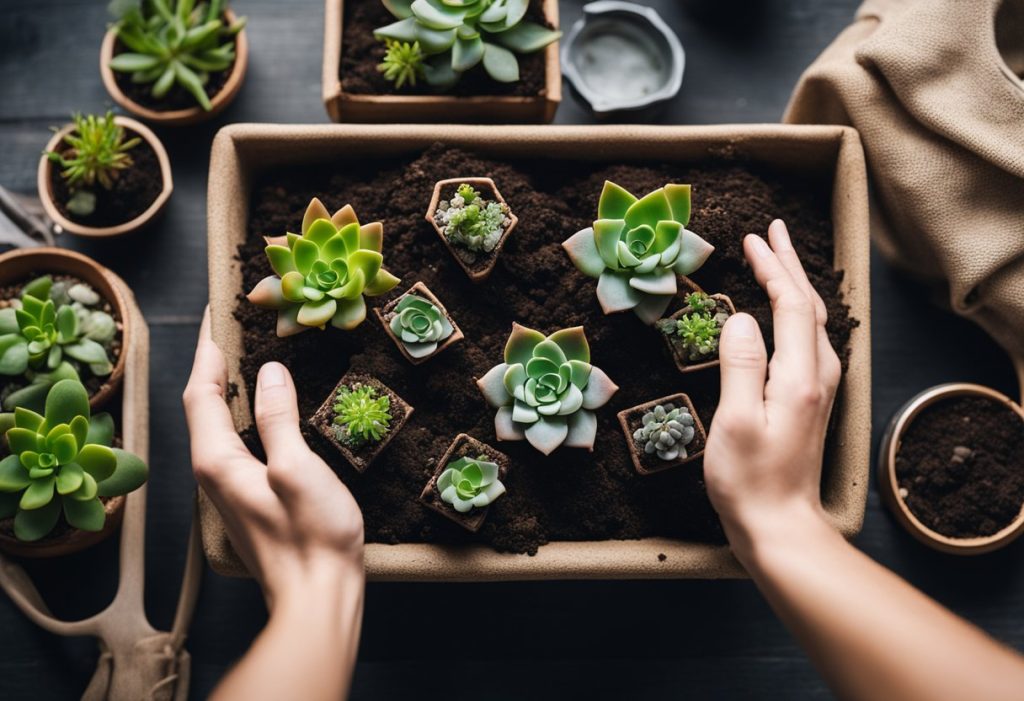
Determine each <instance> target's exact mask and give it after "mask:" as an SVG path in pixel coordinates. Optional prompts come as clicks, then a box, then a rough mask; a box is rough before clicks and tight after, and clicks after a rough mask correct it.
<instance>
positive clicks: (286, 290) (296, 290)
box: [248, 197, 398, 337]
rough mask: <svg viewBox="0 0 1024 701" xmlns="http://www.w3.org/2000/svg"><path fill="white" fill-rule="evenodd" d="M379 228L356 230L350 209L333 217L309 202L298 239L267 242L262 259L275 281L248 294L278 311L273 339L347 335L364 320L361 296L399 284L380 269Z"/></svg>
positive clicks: (376, 225)
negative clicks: (324, 332) (328, 330)
mask: <svg viewBox="0 0 1024 701" xmlns="http://www.w3.org/2000/svg"><path fill="white" fill-rule="evenodd" d="M383 238H384V228H383V226H382V225H381V223H380V222H372V223H370V224H363V225H360V223H359V220H358V219H357V217H356V213H355V211H354V210H353V209H352V207H351V205H345V206H344V207H343V208H342V209H340V210H338V211H337V212H335V213H334V216H333V217H332V216H331V215H329V214H328V213H327V209H326V208H325V207H324V205H323V203H322V202H320V200H319V199H317V198H315V197H314V198H313V201H312V202H310V203H309V207H307V208H306V214H305V216H304V217H303V218H302V235H301V236H299V235H297V234H291V233H290V234H287V236H282V237H277V238H268V239H267V248H266V252H267V258H268V259H269V260H270V266H271V267H272V268H273V269H274V272H275V273H277V275H270V276H268V277H265V278H263V279H262V280H260V282H259V283H258V284H257V285H256V287H255V288H253V290H252V292H250V293H249V295H248V299H249V301H250V302H252V303H253V304H256V305H258V306H261V307H267V308H268V309H276V310H278V315H277V335H278V336H282V337H283V336H291V335H293V334H297V333H301V332H302V331H306V330H308V329H311V328H319V329H323V328H325V327H326V326H327V323H328V322H330V324H331V325H332V326H334V327H335V328H339V329H343V330H346V331H348V330H351V329H354V328H355V327H357V326H359V324H361V323H363V320H364V319H366V301H365V300H364V299H363V296H364V295H365V296H368V297H375V296H377V295H382V294H384V293H385V292H387V291H388V290H390V289H391V288H393V287H394V286H395V285H397V284H398V278H397V277H395V276H394V275H392V274H391V273H389V272H388V271H387V270H385V269H384V268H382V267H381V264H382V263H383V261H384V256H382V255H381V249H382V247H383Z"/></svg>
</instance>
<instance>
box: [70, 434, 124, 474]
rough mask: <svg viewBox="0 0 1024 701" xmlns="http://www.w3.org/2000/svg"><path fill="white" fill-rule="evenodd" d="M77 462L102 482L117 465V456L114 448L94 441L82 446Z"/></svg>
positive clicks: (112, 472)
mask: <svg viewBox="0 0 1024 701" xmlns="http://www.w3.org/2000/svg"><path fill="white" fill-rule="evenodd" d="M76 462H77V463H78V464H79V465H81V466H82V468H83V469H84V470H85V471H86V472H88V473H89V474H90V475H92V476H93V478H94V479H95V480H96V481H97V482H102V481H103V480H105V479H107V478H108V477H110V476H111V475H112V474H114V469H115V468H116V467H117V457H116V455H115V454H114V451H113V449H112V448H108V447H107V446H105V445H96V444H94V443H90V444H89V445H86V446H83V447H82V449H81V450H80V451H79V452H78V458H77V460H76Z"/></svg>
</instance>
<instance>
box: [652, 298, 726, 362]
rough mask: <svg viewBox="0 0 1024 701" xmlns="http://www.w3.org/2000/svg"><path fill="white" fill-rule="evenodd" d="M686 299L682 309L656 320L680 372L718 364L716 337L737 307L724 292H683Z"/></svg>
mask: <svg viewBox="0 0 1024 701" xmlns="http://www.w3.org/2000/svg"><path fill="white" fill-rule="evenodd" d="M685 302H686V306H684V307H683V308H682V309H680V310H679V311H677V312H675V313H673V314H671V315H670V316H668V317H667V318H665V319H661V320H659V321H658V324H657V326H658V330H659V331H661V333H662V335H663V337H664V339H665V344H666V345H667V346H668V352H669V353H670V354H671V355H672V359H673V360H674V361H675V363H676V367H677V368H679V372H694V371H695V370H704V369H706V368H713V367H718V366H719V365H721V361H720V360H719V359H718V338H719V336H720V335H721V334H722V327H723V326H725V322H726V321H728V320H729V317H730V316H732V315H733V314H735V313H736V307H735V306H733V303H732V300H731V299H729V297H728V296H726V295H723V294H713V295H708V294H705V293H703V292H700V291H696V292H691V293H690V294H688V295H686V298H685Z"/></svg>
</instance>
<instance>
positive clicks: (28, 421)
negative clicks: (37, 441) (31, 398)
mask: <svg viewBox="0 0 1024 701" xmlns="http://www.w3.org/2000/svg"><path fill="white" fill-rule="evenodd" d="M14 425H15V426H17V427H18V428H27V429H28V430H29V431H36V432H38V431H39V427H40V426H42V425H43V417H42V416H40V415H39V414H37V413H36V412H34V411H32V410H31V409H26V408H25V407H20V406H19V407H15V409H14Z"/></svg>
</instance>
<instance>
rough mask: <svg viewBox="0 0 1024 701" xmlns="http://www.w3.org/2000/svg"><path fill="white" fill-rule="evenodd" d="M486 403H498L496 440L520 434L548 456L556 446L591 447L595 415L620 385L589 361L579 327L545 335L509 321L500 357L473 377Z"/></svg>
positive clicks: (587, 347)
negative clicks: (506, 336) (508, 332)
mask: <svg viewBox="0 0 1024 701" xmlns="http://www.w3.org/2000/svg"><path fill="white" fill-rule="evenodd" d="M477 386H478V387H480V391H481V392H482V393H483V395H484V398H485V399H486V400H487V402H488V403H489V404H490V405H491V406H493V407H497V408H498V413H497V414H496V415H495V417H494V432H495V434H496V435H497V437H498V440H502V441H514V440H522V439H523V438H525V439H526V440H528V441H529V442H530V445H532V446H533V447H534V448H536V449H537V450H539V451H540V452H542V453H544V454H545V455H548V454H550V453H551V451H553V450H554V449H555V448H557V447H558V446H560V445H565V446H569V447H573V448H587V449H588V450H593V447H594V439H595V437H596V435H597V417H596V416H595V415H594V412H593V410H594V409H597V408H598V407H601V406H604V405H605V404H606V403H607V402H608V400H609V399H611V396H612V395H613V394H614V393H615V392H616V391H617V390H618V389H619V388H618V385H616V384H615V383H614V382H612V381H611V379H610V378H609V377H608V375H606V374H605V372H604V371H603V370H601V369H600V368H598V367H595V366H593V365H591V364H590V345H589V344H588V343H587V337H586V335H585V334H584V332H583V327H582V326H574V327H572V328H568V329H562V330H561V331H556V332H555V333H553V334H551V335H550V336H546V337H545V336H544V334H542V333H541V332H539V331H534V330H533V329H528V328H526V327H525V326H520V325H519V324H512V334H511V335H510V336H509V339H508V343H507V344H506V345H505V362H503V363H501V364H499V365H495V366H494V367H493V368H491V369H490V370H489V371H488V372H487V374H485V375H484V376H483V377H481V378H480V379H479V380H477Z"/></svg>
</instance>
